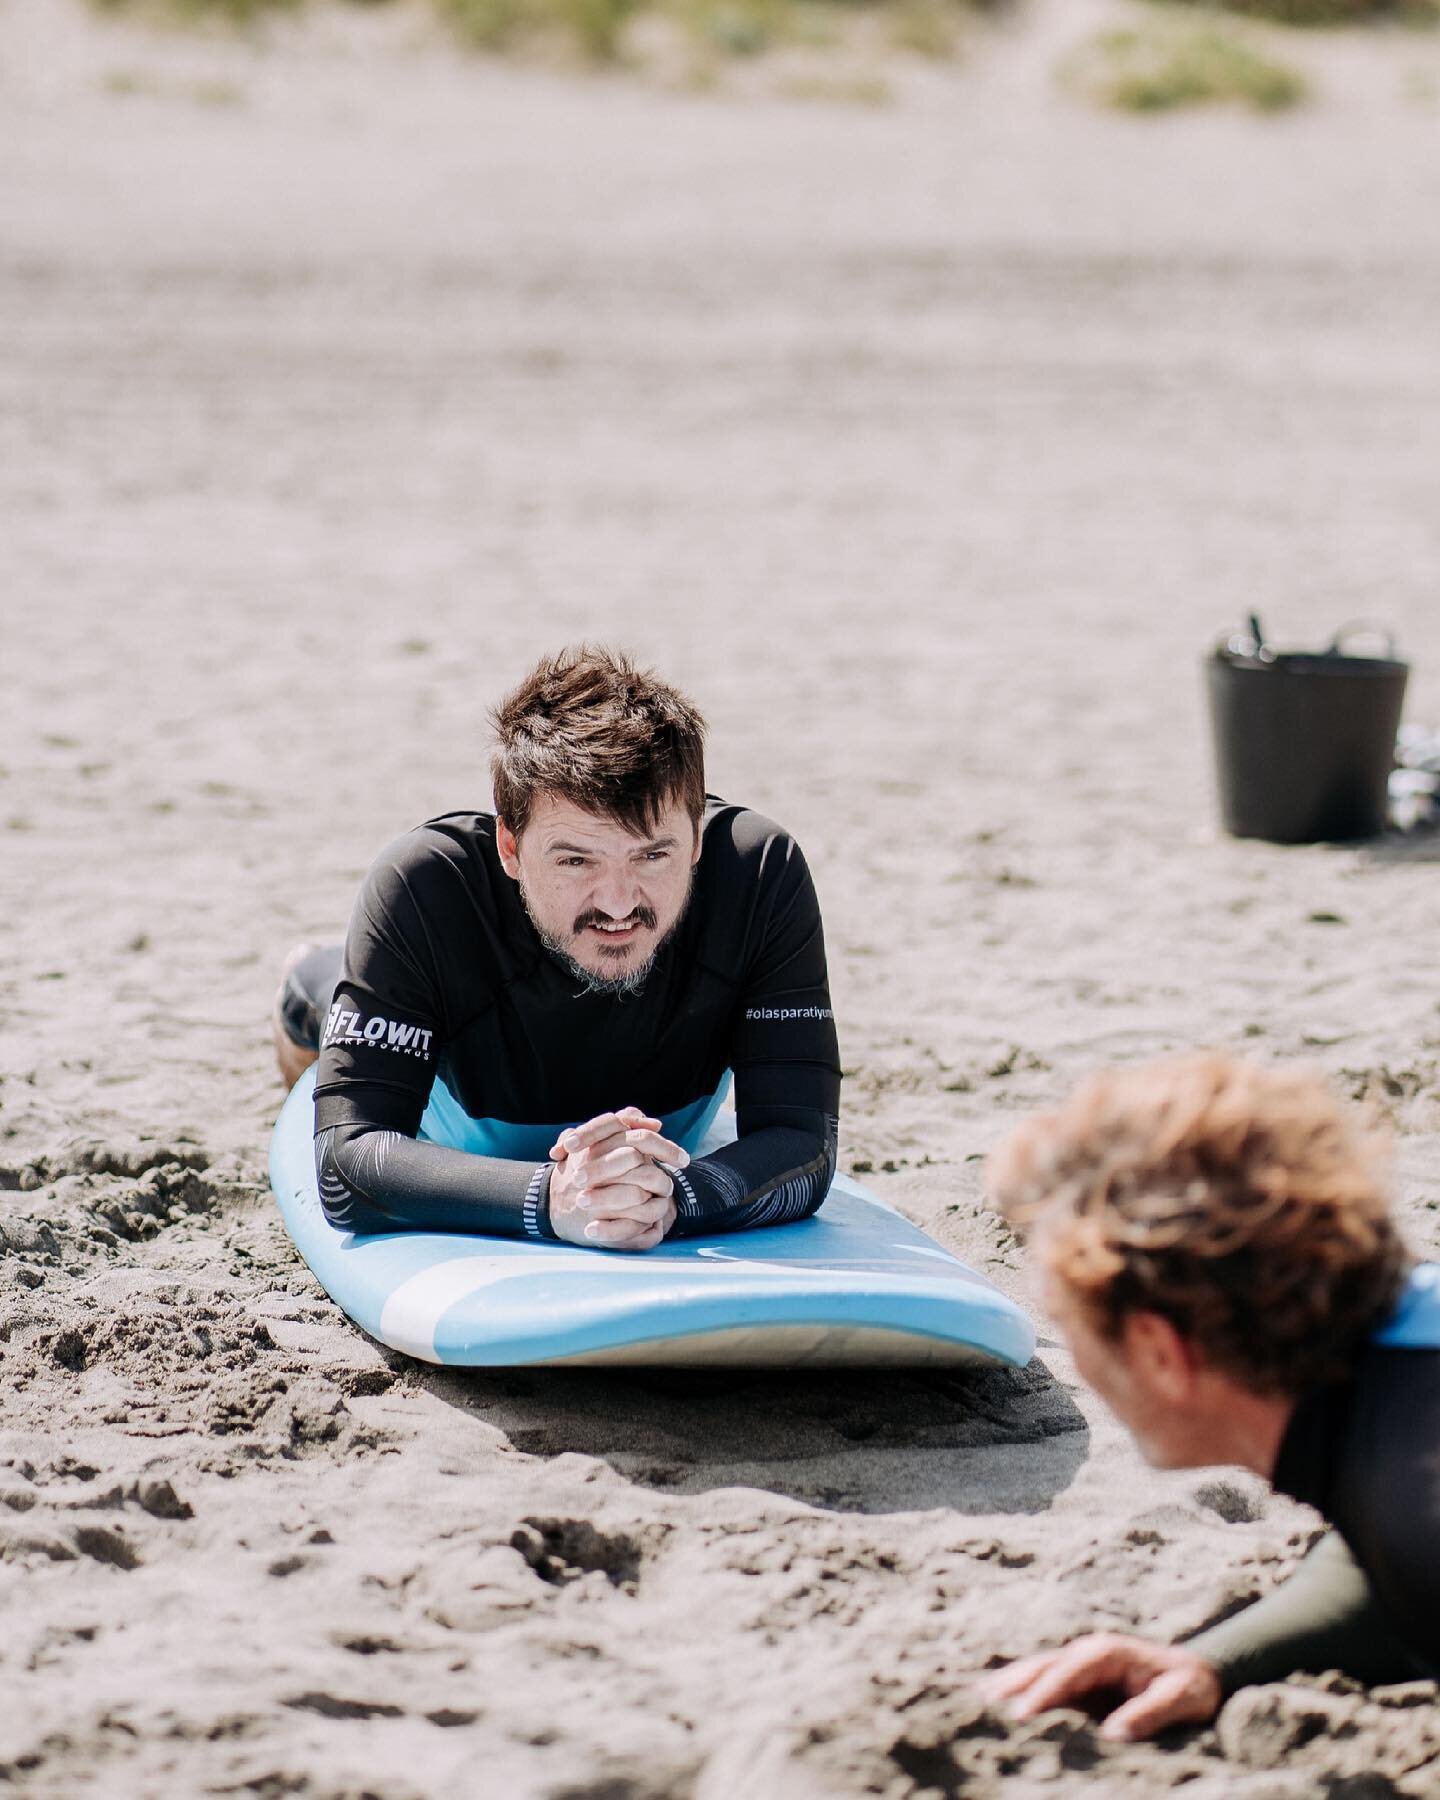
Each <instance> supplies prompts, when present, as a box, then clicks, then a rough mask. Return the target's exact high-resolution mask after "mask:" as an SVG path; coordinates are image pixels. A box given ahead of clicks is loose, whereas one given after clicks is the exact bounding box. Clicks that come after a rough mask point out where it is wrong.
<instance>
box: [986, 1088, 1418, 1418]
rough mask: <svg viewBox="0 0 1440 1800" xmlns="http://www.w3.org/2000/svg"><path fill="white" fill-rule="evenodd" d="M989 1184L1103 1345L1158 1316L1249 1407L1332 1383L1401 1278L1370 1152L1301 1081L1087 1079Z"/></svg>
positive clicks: (1339, 1114) (1371, 1139) (1013, 1150)
mask: <svg viewBox="0 0 1440 1800" xmlns="http://www.w3.org/2000/svg"><path fill="white" fill-rule="evenodd" d="M989 1173H990V1197H991V1204H992V1205H993V1206H995V1207H996V1208H997V1209H998V1210H999V1211H1000V1212H1001V1213H1003V1214H1004V1216H1005V1217H1006V1218H1007V1219H1008V1220H1010V1222H1011V1223H1012V1224H1014V1225H1015V1226H1016V1227H1017V1228H1018V1229H1020V1230H1022V1231H1024V1232H1025V1233H1027V1235H1029V1236H1031V1237H1032V1239H1033V1241H1034V1245H1035V1249H1036V1251H1037V1253H1038V1255H1039V1256H1040V1258H1041V1261H1042V1262H1043V1264H1044V1266H1045V1267H1046V1269H1047V1271H1049V1272H1050V1273H1051V1274H1052V1275H1054V1276H1055V1277H1057V1278H1058V1279H1059V1280H1061V1281H1063V1282H1064V1283H1065V1284H1066V1286H1067V1287H1068V1288H1069V1289H1070V1291H1071V1292H1072V1293H1074V1294H1075V1295H1076V1296H1078V1298H1079V1299H1080V1301H1081V1304H1082V1305H1083V1307H1084V1309H1085V1316H1086V1317H1087V1319H1088V1320H1089V1321H1090V1322H1091V1323H1092V1324H1093V1325H1094V1326H1095V1327H1096V1328H1097V1329H1098V1330H1100V1331H1101V1332H1102V1333H1103V1334H1104V1335H1105V1336H1107V1337H1109V1338H1114V1337H1116V1336H1117V1335H1118V1334H1119V1331H1120V1328H1121V1325H1122V1323H1123V1321H1124V1319H1125V1316H1126V1314H1128V1313H1132V1312H1154V1313H1158V1314H1160V1315H1161V1316H1162V1317H1164V1318H1166V1319H1168V1320H1170V1322H1171V1323H1172V1324H1173V1325H1174V1326H1175V1327H1176V1329H1177V1330H1179V1331H1180V1332H1182V1333H1183V1334H1184V1335H1185V1336H1186V1337H1188V1338H1189V1339H1190V1340H1191V1341H1192V1342H1193V1343H1195V1344H1196V1346H1197V1347H1198V1348H1199V1349H1200V1351H1201V1353H1202V1354H1203V1355H1204V1357H1205V1358H1206V1360H1207V1361H1208V1362H1209V1363H1211V1364H1212V1365H1213V1366H1214V1367H1216V1368H1220V1369H1223V1370H1225V1371H1226V1372H1227V1373H1229V1374H1231V1375H1233V1376H1235V1377H1236V1378H1237V1379H1239V1380H1241V1381H1243V1382H1244V1383H1245V1384H1246V1385H1247V1386H1248V1387H1250V1388H1251V1389H1253V1390H1254V1391H1256V1392H1259V1393H1298V1392H1299V1391H1300V1390H1301V1389H1303V1388H1305V1387H1309V1386H1311V1385H1313V1384H1315V1383H1318V1382H1323V1381H1333V1380H1337V1379H1340V1378H1342V1377H1343V1376H1344V1375H1345V1374H1346V1373H1347V1372H1348V1371H1349V1369H1350V1368H1351V1367H1352V1366H1353V1362H1354V1358H1355V1356H1356V1354H1357V1352H1358V1350H1359V1348H1360V1346H1361V1344H1362V1343H1363V1342H1364V1340H1365V1339H1366V1338H1367V1337H1368V1335H1369V1334H1370V1333H1371V1332H1372V1331H1373V1330H1374V1328H1375V1326H1376V1325H1377V1324H1378V1323H1379V1321H1380V1320H1381V1319H1382V1318H1383V1316H1384V1315H1385V1314H1386V1313H1387V1312H1388V1311H1389V1309H1390V1308H1391V1307H1392V1306H1393V1305H1394V1302H1395V1299H1396V1297H1397V1295H1398V1292H1399V1289H1400V1286H1401V1284H1402V1282H1403V1280H1404V1277H1405V1273H1406V1270H1407V1268H1408V1266H1409V1257H1408V1256H1407V1254H1406V1251H1405V1246H1404V1244H1403V1243H1402V1241H1401V1238H1400V1235H1399V1233H1398V1231H1397V1229H1396V1227H1395V1224H1394V1221H1393V1220H1392V1219H1391V1216H1390V1203H1389V1195H1388V1156H1387V1154H1386V1149H1385V1146H1384V1145H1383V1144H1382V1143H1381V1141H1380V1140H1379V1138H1378V1136H1377V1135H1376V1134H1375V1133H1374V1132H1372V1131H1371V1130H1369V1129H1368V1128H1366V1127H1365V1126H1364V1125H1362V1123H1361V1121H1360V1120H1359V1118H1358V1117H1357V1116H1356V1115H1355V1113H1354V1112H1352V1111H1349V1110H1347V1109H1345V1108H1343V1107H1342V1106H1341V1105H1340V1103H1339V1102H1338V1101H1337V1100H1336V1099H1335V1098H1334V1097H1333V1096H1332V1095H1331V1094H1330V1092H1329V1090H1328V1089H1327V1088H1326V1087H1325V1085H1324V1083H1323V1081H1321V1080H1320V1079H1319V1078H1318V1077H1317V1076H1315V1075H1312V1074H1308V1073H1304V1072H1295V1071H1285V1070H1281V1069H1267V1068H1261V1067H1259V1066H1258V1065H1256V1064H1254V1063H1247V1062H1242V1061H1240V1060H1238V1059H1237V1058H1233V1057H1228V1056H1223V1055H1219V1054H1204V1055H1195V1056H1185V1057H1179V1058H1175V1059H1173V1060H1166V1061H1163V1062H1156V1063H1149V1064H1146V1065H1143V1066H1141V1067H1138V1068H1133V1069H1118V1070H1113V1071H1108V1072H1106V1073H1103V1074H1100V1075H1096V1076H1092V1077H1091V1078H1090V1079H1089V1080H1088V1081H1086V1082H1085V1083H1084V1084H1083V1085H1082V1086H1081V1087H1080V1088H1079V1089H1077V1090H1076V1092H1075V1093H1074V1094H1073V1095H1072V1096H1071V1098H1070V1099H1069V1100H1068V1101H1067V1102H1066V1104H1065V1105H1064V1106H1062V1107H1061V1108H1060V1109H1059V1110H1058V1111H1057V1112H1053V1113H1049V1114H1046V1115H1044V1116H1042V1117H1039V1118H1036V1119H1032V1120H1031V1121H1030V1122H1029V1123H1027V1124H1026V1125H1023V1126H1021V1128H1020V1129H1019V1130H1018V1131H1016V1132H1015V1133H1014V1134H1013V1135H1012V1136H1011V1137H1010V1138H1009V1139H1008V1140H1007V1141H1006V1142H1005V1143H1004V1144H1003V1145H1002V1146H1001V1147H1000V1149H999V1151H998V1152H997V1153H996V1155H995V1156H994V1157H993V1158H992V1159H991V1163H990V1172H989Z"/></svg>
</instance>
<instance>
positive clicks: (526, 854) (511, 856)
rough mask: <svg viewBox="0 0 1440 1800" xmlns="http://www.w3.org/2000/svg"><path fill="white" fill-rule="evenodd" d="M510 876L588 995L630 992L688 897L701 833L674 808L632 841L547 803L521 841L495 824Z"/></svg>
mask: <svg viewBox="0 0 1440 1800" xmlns="http://www.w3.org/2000/svg"><path fill="white" fill-rule="evenodd" d="M495 843H496V848H497V849H498V851H499V853H500V861H501V863H502V865H503V866H504V869H505V873H506V874H507V875H509V876H510V877H511V878H512V880H514V881H517V882H518V883H519V884H520V895H521V898H522V899H523V901H524V903H525V910H526V911H527V912H528V913H529V915H530V919H531V923H532V924H533V925H534V927H535V929H536V931H538V932H539V934H540V936H541V937H542V938H543V939H544V941H545V944H546V945H547V947H548V948H549V949H550V950H552V951H553V952H554V953H555V955H557V956H558V957H559V958H560V959H561V960H562V961H563V962H565V963H567V964H568V965H569V966H570V967H571V968H572V969H573V970H574V971H575V973H576V975H577V976H578V977H579V978H580V979H581V980H582V981H584V982H585V983H586V985H587V986H589V987H592V988H598V989H600V990H601V991H604V992H611V993H626V992H632V991H633V990H634V989H635V988H637V987H639V986H640V984H641V983H642V982H643V981H644V979H645V977H646V975H648V974H649V972H650V966H651V964H652V963H653V962H654V960H655V957H656V955H657V954H658V952H659V950H660V948H661V946H662V945H663V944H664V942H665V940H666V939H667V938H668V937H669V936H670V934H671V932H672V931H674V929H675V927H676V926H677V925H678V924H679V922H680V917H681V915H682V914H683V912H684V911H685V904H686V902H687V901H688V899H689V898H690V882H691V872H692V870H693V869H694V866H695V864H696V863H697V862H698V861H699V860H700V833H699V831H698V830H697V829H696V828H695V826H694V824H693V823H692V822H691V819H690V815H689V813H687V812H686V810H685V808H684V807H683V806H679V805H671V806H669V807H667V808H666V809H665V811H664V812H663V813H662V814H661V816H660V817H659V818H658V819H657V820H656V822H655V827H654V830H653V831H651V832H650V833H649V834H647V835H646V836H645V837H636V836H634V835H633V833H631V832H629V831H627V830H626V828H625V827H624V826H623V825H622V824H620V823H619V821H618V820H616V819H611V818H607V817H605V816H603V815H601V814H597V813H589V812H585V811H584V810H583V809H582V808H581V807H578V806H575V805H573V804H572V803H571V802H570V801H568V800H561V799H557V798H556V797H555V796H554V795H550V794H542V795H540V796H539V797H538V798H537V799H536V802H535V805H534V807H533V808H532V810H531V813H530V820H529V823H528V824H527V825H526V827H525V831H524V835H523V836H522V837H520V838H516V837H515V835H514V834H513V833H512V832H511V831H510V830H509V828H508V827H507V826H506V824H505V822H504V821H503V820H499V821H497V824H496V830H495Z"/></svg>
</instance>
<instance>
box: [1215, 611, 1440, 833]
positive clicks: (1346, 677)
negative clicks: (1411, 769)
mask: <svg viewBox="0 0 1440 1800" xmlns="http://www.w3.org/2000/svg"><path fill="white" fill-rule="evenodd" d="M1372 629H1373V628H1371V627H1362V626H1345V627H1342V629H1341V630H1340V631H1338V632H1337V633H1336V634H1335V640H1334V642H1333V643H1332V644H1331V645H1330V648H1329V649H1328V650H1322V651H1320V652H1318V653H1299V652H1295V651H1277V650H1272V649H1271V648H1270V646H1269V645H1268V644H1267V643H1266V642H1265V640H1264V636H1263V634H1262V632H1261V630H1260V624H1259V621H1258V620H1256V619H1253V618H1252V619H1251V621H1250V636H1249V637H1248V638H1245V637H1234V638H1231V639H1230V640H1229V642H1228V643H1225V644H1221V645H1219V646H1217V647H1216V649H1215V652H1214V654H1213V655H1212V656H1210V657H1209V658H1208V660H1207V663H1206V671H1205V674H1206V685H1207V687H1208V689H1209V693H1210V720H1211V724H1212V726H1213V727H1214V734H1215V766H1216V773H1217V775H1218V777H1219V783H1220V814H1221V818H1222V820H1223V822H1224V825H1225V829H1226V830H1227V831H1228V832H1230V833H1231V835H1232V836H1234V837H1251V838H1267V839H1269V841H1270V842H1271V843H1274V844H1313V843H1319V842H1326V841H1329V842H1337V841H1344V840H1346V839H1350V838H1366V837H1375V836H1376V835H1377V834H1378V833H1380V832H1382V831H1383V830H1384V829H1385V800H1386V783H1387V781H1388V779H1389V776H1390V770H1391V768H1392V767H1393V765H1394V760H1395V734H1396V732H1397V730H1398V729H1399V725H1400V709H1401V707H1402V705H1403V704H1404V700H1405V681H1406V677H1407V676H1408V675H1409V673H1410V670H1409V665H1408V664H1406V663H1404V662H1402V661H1400V659H1399V658H1398V657H1397V655H1396V653H1395V646H1394V643H1393V641H1392V640H1390V639H1389V638H1388V634H1385V633H1381V634H1380V635H1381V636H1382V637H1385V638H1386V652H1387V653H1386V654H1385V655H1384V656H1352V655H1349V654H1347V653H1346V652H1345V650H1344V649H1343V648H1342V645H1343V643H1344V641H1345V639H1346V638H1347V637H1348V636H1352V635H1354V634H1356V633H1357V632H1359V631H1362V630H1364V631H1371V630H1372Z"/></svg>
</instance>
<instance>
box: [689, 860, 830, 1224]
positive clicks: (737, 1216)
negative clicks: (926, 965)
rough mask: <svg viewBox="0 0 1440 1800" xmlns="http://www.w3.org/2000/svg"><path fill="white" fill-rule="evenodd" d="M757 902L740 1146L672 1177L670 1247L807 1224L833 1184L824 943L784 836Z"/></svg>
mask: <svg viewBox="0 0 1440 1800" xmlns="http://www.w3.org/2000/svg"><path fill="white" fill-rule="evenodd" d="M759 891H760V906H759V912H758V916H757V925H756V930H755V944H756V948H755V950H754V953H753V955H752V957H751V958H750V961H749V964H748V966H747V968H746V971H745V977H744V981H743V983H742V992H741V996H740V1004H739V1008H738V1013H737V1018H736V1023H735V1028H734V1035H733V1039H732V1043H731V1047H730V1066H731V1068H732V1069H733V1071H734V1075H735V1114H736V1133H737V1135H736V1141H735V1142H734V1143H733V1144H727V1145H725V1147H724V1148H723V1149H721V1150H717V1151H715V1152H714V1153H713V1154H712V1155H710V1156H705V1157H701V1158H700V1159H699V1160H698V1161H696V1162H693V1163H691V1164H690V1166H689V1167H688V1168H687V1169H684V1170H682V1171H681V1172H679V1173H678V1174H677V1176H676V1179H675V1205H676V1212H677V1217H676V1222H675V1224H674V1226H673V1227H672V1228H671V1233H670V1235H671V1236H672V1237H676V1236H679V1237H687V1236H688V1237H696V1236H702V1235H706V1234H708V1233H710V1232H716V1231H741V1230H746V1229H749V1228H751V1227H754V1226H759V1225H784V1224H788V1223H789V1222H790V1221H791V1220H794V1219H803V1218H807V1217H808V1216H809V1215H810V1214H811V1213H813V1212H815V1211H816V1209H817V1208H818V1207H819V1205H820V1203H821V1201H822V1200H823V1199H824V1198H825V1195H826V1194H827V1192H828V1191H829V1188H830V1183H831V1181H832V1180H833V1179H834V1176H835V1155H836V1139H837V1134H838V1131H839V1113H840V1051H839V1046H838V1044H837V1042H836V1037H835V1015H834V1012H833V1010H832V1009H831V1005H830V984H829V976H828V973H827V970H826V964H825V934H824V930H823V927H822V925H821V921H820V905H819V901H818V900H817V899H816V895H815V887H814V883H813V882H812V881H811V879H810V871H809V870H808V868H807V867H806V866H805V859H804V857H803V856H802V855H801V853H800V849H799V846H798V845H796V844H795V842H794V840H793V839H791V838H789V837H788V836H786V835H785V834H783V833H780V832H776V833H774V834H773V835H772V836H771V837H770V838H769V839H768V840H767V842H766V844H765V846H764V852H763V861H762V866H761V869H760V887H759Z"/></svg>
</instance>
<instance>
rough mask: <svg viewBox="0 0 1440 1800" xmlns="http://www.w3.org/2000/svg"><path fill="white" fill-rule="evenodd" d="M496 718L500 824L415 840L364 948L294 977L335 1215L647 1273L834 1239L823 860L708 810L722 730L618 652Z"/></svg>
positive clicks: (455, 819) (404, 842)
mask: <svg viewBox="0 0 1440 1800" xmlns="http://www.w3.org/2000/svg"><path fill="white" fill-rule="evenodd" d="M492 723H493V725H494V730H495V752H494V755H493V757H492V759H491V776H492V785H493V789H494V796H495V803H496V811H495V812H494V813H490V812H464V813H448V814H446V815H445V816H444V817H442V818H437V819H431V820H430V821H429V822H428V823H427V824H424V825H421V826H418V827H417V828H416V829H415V830H414V831H411V832H408V833H407V834H406V835H405V836H403V837H401V838H399V839H397V840H396V841H395V842H394V843H392V844H391V845H389V846H388V848H386V849H385V850H383V851H382V852H381V854H380V856H379V858H378V859H377V860H376V862H375V864H374V866H373V867H372V868H371V870H370V873H369V875H368V877H367V878H366V880H365V883H364V885H363V886H362V888H361V890H360V894H359V897H358V899H357V900H356V902H355V907H354V910H353V912H352V914H351V918H350V928H349V933H348V935H347V937H346V939H345V944H344V948H343V951H342V950H341V949H339V948H333V949H307V948H303V947H302V949H301V950H300V951H297V952H294V953H292V956H291V958H290V961H289V963H288V965H287V967H286V969H285V971H284V974H283V977H282V981H281V987H280V992H279V995H278V996H277V999H276V1006H275V1017H274V1028H275V1047H276V1053H277V1057H278V1060H279V1064H280V1071H281V1075H282V1077H283V1078H284V1079H285V1081H286V1082H287V1084H291V1085H293V1083H294V1082H295V1081H296V1080H297V1079H298V1077H299V1075H300V1074H301V1072H302V1071H303V1070H304V1069H305V1068H306V1067H307V1066H308V1065H309V1064H310V1063H312V1062H315V1061H316V1060H317V1056H318V1062H319V1067H318V1069H317V1071H316V1083H315V1151H316V1164H317V1173H318V1179H319V1188H320V1196H321V1201H322V1203H323V1205H324V1208H325V1212H326V1216H327V1217H328V1218H329V1220H330V1222H331V1223H332V1224H333V1225H336V1226H338V1227H341V1228H342V1229H345V1230H349V1231H352V1232H356V1233H368V1232H394V1231H406V1230H412V1231H447V1232H448V1231H461V1232H478V1233H495V1234H502V1235H509V1236H519V1237H529V1238H534V1239H537V1240H540V1239H556V1238H559V1239H565V1240H567V1241H569V1242H571V1243H574V1244H578V1245H581V1246H583V1247H586V1248H590V1249H597V1250H623V1251H643V1250H651V1249H653V1248H654V1247H655V1246H656V1245H657V1244H659V1243H660V1242H662V1240H663V1239H665V1238H666V1237H670V1236H684V1235H689V1236H696V1235H700V1234H708V1233H711V1232H717V1231H734V1230H738V1229H742V1228H745V1227H751V1226H760V1225H780V1224H785V1223H787V1222H789V1221H791V1220H795V1219H801V1218H805V1217H807V1216H808V1215H809V1214H811V1213H813V1212H814V1211H815V1210H816V1209H817V1207H819V1205H820V1203H821V1201H822V1200H823V1199H824V1198H825V1195H826V1192H827V1190H828V1189H829V1186H830V1182H831V1179H832V1177H833V1176H834V1173H835V1148H836V1134H837V1118H838V1113H839V1098H840V1065H839V1053H838V1049H837V1045H836V1038H835V1022H834V1016H833V1013H832V1011H831V1007H830V994H829V986H828V978H827V972H826V963H825V942H824V935H823V932H822V929H821V922H820V910H819V906H818V903H817V901H816V897H815V890H814V887H813V885H812V883H811V880H810V874H809V871H808V870H807V868H806V866H805V859H804V858H803V856H802V855H801V854H800V849H799V846H798V845H797V844H796V843H795V841H794V839H793V838H791V837H790V836H789V835H788V834H787V833H786V832H785V831H783V830H782V829H781V828H780V827H779V826H778V825H774V824H772V823H771V822H770V821H769V820H768V819H764V818H762V817H761V816H760V815H759V814H758V813H754V812H750V811H748V810H747V809H746V808H744V807H741V806H733V805H730V804H728V803H727V802H725V801H723V800H718V799H716V798H715V797H714V796H713V795H710V794H707V793H706V791H705V774H704V737H705V726H704V722H703V720H702V719H701V717H700V714H699V713H698V712H697V711H696V709H695V707H694V706H693V705H692V704H691V702H690V701H689V700H688V699H686V697H685V696H684V695H683V694H681V693H680V692H678V690H676V689H675V688H673V687H671V686H669V685H668V684H666V683H665V682H663V681H661V680H659V679H658V678H657V677H656V676H655V675H654V674H652V673H651V672H650V671H648V670H645V669H641V668H639V667H637V666H636V665H635V664H634V663H632V662H631V661H630V660H629V659H628V658H626V657H624V656H622V655H619V654H618V653H616V652H613V651H610V650H606V649H601V648H591V647H588V646H582V647H580V648H578V649H569V650H564V651H561V652H560V653H559V654H558V655H554V656H547V657H544V658H542V659H541V661H540V662H538V663H537V664H536V665H535V667H534V668H533V669H532V670H531V671H530V672H529V674H528V675H527V676H526V677H525V679H524V680H523V681H522V682H521V683H520V685H519V686H518V687H517V688H516V689H515V690H514V691H513V692H512V693H511V694H509V695H507V696H506V697H505V699H503V700H502V701H501V702H500V704H499V705H498V706H497V707H496V709H495V711H494V713H493V715H492ZM732 1071H733V1077H734V1090H735V1112H736V1137H735V1140H734V1142H732V1143H727V1144H724V1145H722V1146H721V1147H719V1148H717V1149H713V1150H711V1151H710V1152H709V1153H708V1154H706V1155H704V1156H700V1157H697V1158H695V1159H694V1160H692V1159H691V1152H692V1151H694V1150H695V1149H696V1147H697V1145H698V1143H699V1141H700V1139H701V1138H702V1137H703V1136H704V1134H705V1131H706V1129H707V1127H708V1126H709V1124H710V1123H711V1121H712V1119H713V1118H714V1116H715V1113H716V1112H717V1111H718V1109H719V1106H720V1104H721V1101H722V1099H723V1097H724V1093H725V1088H726V1085H727V1082H728V1079H729V1075H730V1072H732Z"/></svg>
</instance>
